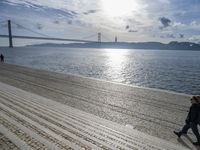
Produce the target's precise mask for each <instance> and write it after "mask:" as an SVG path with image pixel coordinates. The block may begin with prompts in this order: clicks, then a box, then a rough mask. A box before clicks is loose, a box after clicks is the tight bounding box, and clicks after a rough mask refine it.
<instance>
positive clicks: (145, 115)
mask: <svg viewBox="0 0 200 150" xmlns="http://www.w3.org/2000/svg"><path fill="white" fill-rule="evenodd" d="M0 82H2V83H5V84H8V85H12V86H14V87H17V88H19V89H22V90H24V91H27V92H29V93H34V94H36V95H40V96H42V97H45V98H47V99H51V100H53V101H55V102H59V103H61V104H63V105H67V106H70V107H72V108H75V109H76V110H80V111H81V112H86V113H88V114H93V115H95V116H98V117H100V118H103V119H106V120H109V121H111V122H116V123H118V124H121V125H122V127H125V126H126V127H129V129H136V130H137V131H141V132H143V133H146V134H148V135H152V136H154V137H158V138H160V139H164V140H166V141H170V142H172V143H174V144H176V145H177V144H178V145H185V146H186V147H192V146H191V142H189V143H187V142H188V140H184V138H183V140H180V139H179V140H177V137H176V136H175V135H174V134H173V131H174V130H178V129H180V128H181V127H182V126H183V124H184V120H185V117H186V115H187V113H188V112H187V111H188V108H189V106H190V101H189V99H190V95H186V94H180V93H174V92H167V91H163V90H157V89H149V88H140V87H134V86H127V85H123V84H117V83H112V82H106V81H101V80H96V79H91V78H85V77H81V76H74V75H64V74H59V73H54V72H49V71H43V70H37V69H30V68H26V67H21V66H15V65H9V64H2V63H0ZM106 120H105V121H106ZM0 136H1V135H0ZM2 137H3V139H4V140H8V139H6V138H4V136H3V135H2ZM189 138H191V140H193V141H195V138H194V136H193V134H191V132H190V133H189ZM186 141H187V142H186ZM185 142H186V143H185ZM188 145H190V146H188ZM193 149H197V148H195V147H193Z"/></svg>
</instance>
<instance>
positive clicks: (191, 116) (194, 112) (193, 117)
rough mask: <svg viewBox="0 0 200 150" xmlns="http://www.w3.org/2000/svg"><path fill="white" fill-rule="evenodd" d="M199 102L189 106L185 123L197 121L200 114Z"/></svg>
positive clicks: (196, 122)
mask: <svg viewBox="0 0 200 150" xmlns="http://www.w3.org/2000/svg"><path fill="white" fill-rule="evenodd" d="M199 112H200V104H193V105H192V106H191V107H190V110H189V113H188V116H187V118H186V123H195V124H198V123H199V117H200V116H199V115H200V113H199Z"/></svg>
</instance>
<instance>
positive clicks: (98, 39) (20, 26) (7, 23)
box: [0, 20, 116, 48]
mask: <svg viewBox="0 0 200 150" xmlns="http://www.w3.org/2000/svg"><path fill="white" fill-rule="evenodd" d="M2 23H3V24H4V26H3V27H7V28H8V35H5V34H4V35H3V34H0V38H8V39H9V47H10V48H12V47H13V46H14V45H13V39H34V40H51V41H67V42H83V43H92V42H95V43H96V42H98V43H101V41H102V37H104V39H106V40H107V41H108V42H111V41H112V40H110V39H109V38H107V37H105V36H103V35H102V34H101V33H100V32H99V33H97V34H96V33H95V34H92V35H90V36H87V37H84V38H81V39H71V38H56V37H50V36H48V35H45V34H42V33H39V32H37V31H34V30H32V29H30V28H27V27H25V26H23V25H20V24H18V23H16V22H14V21H12V24H14V25H16V26H17V27H18V28H20V29H24V30H27V31H29V32H32V33H34V34H36V35H40V36H27V35H13V34H12V24H11V20H8V21H2V22H0V24H2ZM5 23H6V25H5ZM96 35H97V41H95V40H85V39H88V38H91V37H94V36H96ZM115 42H116V37H115Z"/></svg>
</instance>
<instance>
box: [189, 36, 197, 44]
mask: <svg viewBox="0 0 200 150" xmlns="http://www.w3.org/2000/svg"><path fill="white" fill-rule="evenodd" d="M188 40H189V41H191V42H195V43H199V44H200V35H193V36H191V37H190V38H189V39H188Z"/></svg>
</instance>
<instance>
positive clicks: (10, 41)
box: [8, 20, 13, 48]
mask: <svg viewBox="0 0 200 150" xmlns="http://www.w3.org/2000/svg"><path fill="white" fill-rule="evenodd" d="M8 34H9V47H10V48H12V47H13V41H12V29H11V21H10V20H8Z"/></svg>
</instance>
